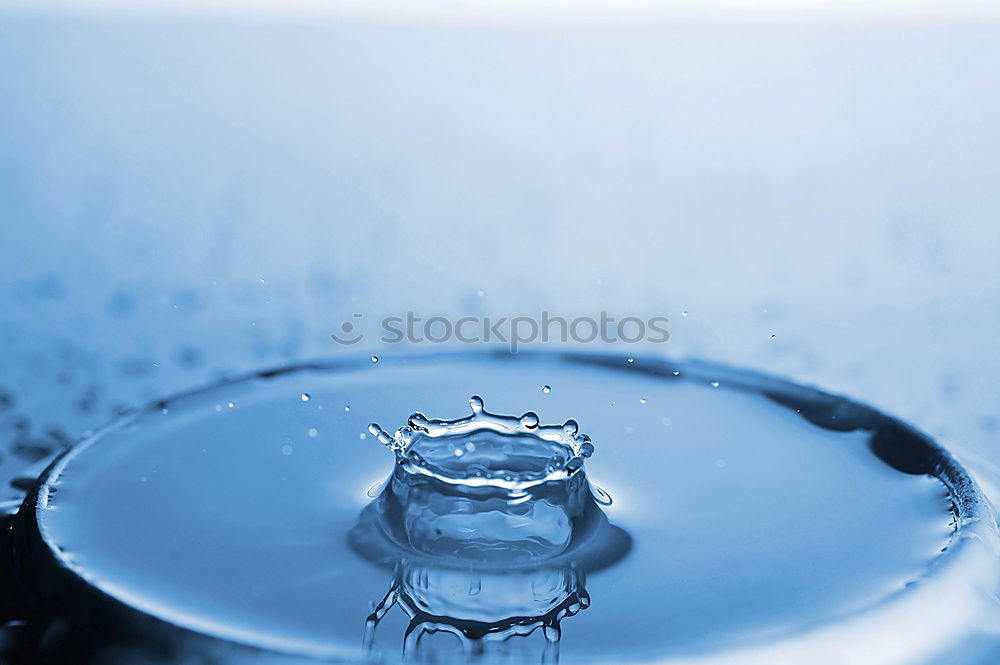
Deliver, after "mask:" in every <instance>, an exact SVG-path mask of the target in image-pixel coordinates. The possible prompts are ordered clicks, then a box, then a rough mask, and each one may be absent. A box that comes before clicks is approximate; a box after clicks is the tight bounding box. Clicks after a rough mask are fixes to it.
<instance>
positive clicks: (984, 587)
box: [13, 348, 1000, 665]
mask: <svg viewBox="0 0 1000 665" xmlns="http://www.w3.org/2000/svg"><path fill="white" fill-rule="evenodd" d="M475 356H482V357H490V358H493V359H505V360H508V361H510V362H515V363H516V362H526V361H530V360H534V359H537V358H549V359H556V360H558V359H561V360H564V361H565V360H569V361H572V362H578V363H583V364H590V365H594V366H600V367H605V368H611V369H616V370H619V371H626V372H639V373H644V374H647V375H651V376H656V377H660V378H663V379H665V380H678V381H684V380H686V381H691V380H697V381H702V382H705V383H711V384H712V385H713V386H716V387H718V385H717V384H722V385H724V387H726V388H736V389H739V390H744V391H752V392H757V393H760V394H761V395H763V396H765V397H768V398H770V399H773V400H774V401H778V402H780V403H784V404H785V405H786V406H788V404H787V401H789V400H791V401H796V402H799V401H801V402H802V403H805V404H810V405H813V406H815V407H817V408H816V410H815V411H813V412H812V413H806V414H802V415H803V417H804V418H806V419H808V420H810V422H813V424H816V425H818V426H820V427H825V426H828V425H830V428H831V429H837V431H850V430H854V429H866V430H873V431H875V428H874V427H873V425H875V424H876V423H881V424H885V425H889V426H891V427H893V428H897V429H898V431H900V432H902V433H904V434H905V435H906V437H909V438H912V440H915V441H917V442H918V445H919V448H920V452H921V455H917V457H918V458H921V459H922V460H923V462H924V464H923V465H922V466H920V467H919V469H918V468H917V467H913V466H909V464H908V462H912V461H913V459H914V458H913V457H912V455H911V456H910V457H905V456H904V457H903V458H902V459H903V461H900V459H899V458H894V457H893V456H892V454H889V453H886V452H885V451H883V452H882V453H880V452H879V450H877V449H875V448H873V452H874V453H875V454H876V455H878V456H879V457H880V458H881V459H882V460H883V461H885V462H886V463H887V464H890V466H893V467H894V468H897V469H898V470H900V471H904V472H907V473H919V474H923V473H927V474H928V475H932V476H934V477H937V478H938V479H939V480H940V481H941V482H942V483H943V484H944V485H945V487H946V488H947V489H948V492H949V495H950V496H951V498H952V510H953V513H954V516H955V528H954V531H953V533H952V536H951V538H950V540H949V544H948V547H947V548H946V550H945V551H943V552H942V553H941V554H939V555H938V556H937V557H936V558H935V559H934V560H933V561H932V562H931V566H930V568H929V570H928V571H927V573H925V575H924V576H923V577H921V578H918V580H916V581H915V582H914V583H911V584H909V585H907V587H905V588H903V589H900V590H899V591H897V592H895V593H893V594H891V595H890V596H888V597H886V598H884V599H882V600H880V601H879V602H878V603H876V604H875V605H872V606H869V607H868V608H864V609H861V610H858V611H857V612H855V613H853V614H852V615H850V616H848V617H844V618H842V619H841V620H839V621H835V623H833V624H832V625H824V626H822V627H817V628H814V629H812V630H806V631H804V632H802V633H801V634H799V635H796V636H794V637H789V638H783V639H781V638H779V639H777V640H775V641H773V642H772V643H769V644H761V645H754V644H752V643H751V644H747V645H740V646H735V647H733V648H732V649H731V650H729V651H726V652H724V653H720V654H718V655H710V656H691V657H683V658H679V659H678V658H668V659H660V658H650V659H649V660H648V661H647V662H649V663H655V664H656V665H681V664H682V663H690V664H691V665H716V664H719V665H722V664H723V663H725V664H726V665H729V664H732V665H765V664H767V665H774V664H775V663H786V662H787V663H801V662H812V663H815V664H817V665H824V664H825V663H829V664H830V665H841V664H842V663H844V662H866V663H872V664H875V663H878V664H879V665H902V664H903V663H912V662H913V657H914V654H916V653H921V654H925V655H926V654H937V653H939V652H941V651H942V650H947V649H949V648H951V647H952V646H953V645H954V644H955V642H956V640H955V639H950V640H949V641H947V642H942V641H941V640H942V639H943V638H944V637H945V635H946V634H947V635H948V636H956V637H957V638H958V639H961V638H963V637H965V636H966V634H967V633H968V627H969V626H970V625H974V623H975V622H973V621H972V619H973V618H974V617H977V616H978V615H979V613H980V612H981V611H982V610H983V609H985V608H990V609H995V605H996V599H995V594H996V592H997V590H998V589H1000V565H998V563H1000V536H998V530H997V522H996V517H995V515H994V512H993V508H992V506H991V504H990V503H989V501H988V500H987V499H986V498H985V497H984V495H983V494H982V492H981V490H980V488H979V486H978V484H977V483H976V481H975V480H974V479H973V478H972V476H971V475H970V474H969V473H968V472H967V471H966V470H965V468H964V467H963V466H961V465H960V464H959V463H958V461H957V460H956V459H955V458H954V457H953V456H952V455H951V453H950V452H948V450H946V449H945V448H944V447H943V446H941V445H940V444H938V443H937V442H936V441H934V440H933V439H932V438H931V437H930V436H928V435H927V434H925V433H923V432H921V431H920V430H918V429H917V428H915V427H913V426H911V425H909V424H908V423H906V422H904V421H902V420H900V419H898V418H896V417H894V416H891V415H888V414H886V413H884V412H882V411H879V410H878V409H875V408H874V407H871V406H868V405H865V404H863V403H861V402H857V401H855V400H853V399H851V398H849V397H846V396H843V395H838V394H836V393H830V392H827V391H824V390H822V389H821V388H817V387H814V386H809V385H803V384H797V383H794V382H792V381H789V380H787V379H782V378H779V377H776V376H772V375H769V374H766V373H763V372H758V371H755V370H744V369H738V368H733V367H730V366H727V365H724V364H717V363H712V362H706V361H699V360H691V359H684V360H674V359H670V358H668V357H665V356H658V355H645V356H631V360H628V361H627V360H626V356H625V355H622V354H619V353H613V352H605V353H583V352H577V351H555V350H553V351H530V350H529V351H523V350H522V351H519V352H518V353H516V354H514V353H510V352H509V351H506V350H504V349H501V348H498V349H489V350H483V351H475V352H468V351H464V352H455V351H436V352H425V353H412V354H405V355H404V354H401V355H399V356H380V359H381V360H382V361H383V362H380V363H379V365H383V366H385V365H387V364H393V363H395V362H403V363H405V362H408V361H409V360H420V361H428V360H433V359H440V360H461V359H466V358H470V357H475ZM334 370H342V371H365V370H367V371H378V365H375V364H373V363H372V362H371V360H370V355H363V356H356V355H353V354H351V355H343V356H337V357H332V358H325V359H317V360H312V361H307V362H303V363H296V364H294V365H282V366H278V367H274V368H270V369H264V370H258V371H253V372H248V373H244V374H241V375H235V376H232V377H225V378H223V379H221V380H218V381H215V382H213V383H211V384H207V385H204V386H201V387H197V388H194V389H192V390H188V391H184V392H180V393H176V394H174V395H172V396H170V397H166V398H161V399H157V400H154V401H152V402H150V403H148V404H147V405H146V406H144V407H138V408H135V409H131V410H129V411H127V412H125V413H123V414H121V415H119V416H117V417H116V418H115V419H113V420H112V421H110V422H109V423H108V424H106V425H104V426H103V427H100V428H98V429H96V430H94V431H93V432H90V433H87V434H85V435H84V437H83V438H82V439H81V440H80V441H78V442H77V443H76V444H74V445H72V446H71V447H69V448H66V449H65V450H63V451H62V452H61V453H60V454H59V455H58V456H57V457H56V458H55V459H54V460H53V461H52V463H51V464H49V466H48V467H47V468H46V469H45V471H44V472H43V473H42V474H41V475H40V476H39V478H38V481H37V482H36V485H35V487H34V488H33V489H32V490H31V491H29V492H28V494H27V496H26V497H25V499H24V501H23V502H22V504H21V507H20V509H19V510H18V513H17V516H16V519H15V524H14V553H13V558H14V567H15V571H16V573H17V579H18V580H19V583H20V584H22V585H23V584H24V583H25V581H28V583H30V584H31V586H32V588H30V589H27V595H28V596H29V597H32V596H37V595H38V592H39V591H40V592H41V593H42V595H43V598H42V599H41V600H42V602H45V601H46V600H51V599H59V598H60V597H62V596H64V595H65V594H66V589H73V590H74V592H75V593H82V594H83V597H85V598H89V599H91V600H96V601H100V603H102V604H103V605H104V606H105V607H107V608H109V611H110V612H111V613H112V614H114V615H116V616H129V617H130V619H129V622H130V623H132V624H134V625H133V627H132V628H131V630H132V632H133V633H135V634H137V635H141V636H143V637H144V638H148V637H149V636H150V633H153V634H157V633H160V634H165V633H166V632H168V631H178V630H179V631H183V632H184V634H185V635H186V636H187V638H188V639H189V640H191V641H193V642H198V643H199V646H200V645H201V643H204V645H205V647H206V649H207V650H214V649H213V647H212V643H213V642H217V641H220V640H221V641H224V642H227V643H229V644H230V645H232V646H237V647H240V648H242V649H245V650H247V657H248V658H249V657H250V655H251V654H253V653H255V652H259V654H260V655H265V654H268V653H270V654H275V653H277V654H283V655H287V656H291V657H294V658H299V659H305V660H313V659H315V660H322V661H324V662H341V663H357V662H359V661H360V660H363V659H362V658H361V657H359V652H358V651H356V650H353V649H352V650H343V649H334V648H331V647H330V646H329V645H328V644H315V643H299V642H289V641H287V640H275V639H266V638H264V637H263V636H261V635H259V634H248V633H246V632H245V631H239V630H234V629H233V628H232V627H231V626H225V625H221V626H214V625H213V626H205V624H203V623H202V624H201V626H199V627H195V626H191V625H184V624H181V623H178V622H177V617H171V618H167V617H166V616H163V615H162V613H160V614H158V613H156V612H155V611H153V610H151V609H149V608H148V606H147V604H145V603H139V604H135V605H132V604H128V603H126V602H124V601H123V600H121V599H119V598H117V597H115V596H114V595H112V590H111V589H108V588H107V587H106V586H105V587H104V588H102V586H101V584H100V583H98V582H96V581H95V580H91V579H88V576H87V573H86V571H84V570H82V569H80V568H79V567H78V566H76V565H75V564H74V563H73V561H72V559H71V558H69V557H67V556H66V555H64V553H63V552H62V550H61V549H60V548H59V546H58V545H57V544H55V543H54V542H52V540H51V538H50V537H49V535H48V533H47V530H46V527H45V514H44V511H45V510H47V509H49V505H48V504H49V498H50V495H51V494H53V493H55V492H56V491H57V490H58V481H59V477H60V474H61V473H62V472H63V471H64V470H65V469H66V467H67V466H68V465H69V464H70V462H72V460H73V459H74V458H75V457H76V455H77V454H79V453H80V452H81V451H83V450H85V449H87V448H88V447H90V446H91V445H93V444H94V443H96V442H97V441H99V440H101V439H102V438H103V437H104V436H106V435H108V434H109V433H111V432H114V431H119V430H121V429H125V428H127V427H129V426H130V425H132V424H134V423H135V422H137V421H138V420H140V419H142V418H144V417H145V416H147V415H150V414H152V413H155V412H160V411H161V410H162V409H164V408H168V406H169V405H171V404H176V403H177V402H179V401H184V400H187V399H193V398H198V397H201V396H203V395H204V394H206V393H208V392H210V391H213V390H216V389H220V388H224V387H226V386H231V385H234V384H242V383H245V382H248V381H253V380H261V379H264V380H266V379H272V378H277V377H282V376H287V375H291V374H298V373H309V372H329V371H334ZM824 407H827V408H828V409H829V411H827V412H824V411H823V408H824ZM845 408H846V409H847V411H844V409H845ZM824 423H826V424H824ZM834 423H836V424H835V425H834ZM845 428H846V429H845ZM910 452H911V453H912V451H910ZM907 460H908V462H907ZM894 461H896V463H900V464H904V468H900V467H899V466H896V463H894ZM908 468H909V469H911V470H907V469H908ZM922 469H927V471H924V470H922ZM967 567H969V568H973V569H977V570H988V574H985V575H983V576H982V578H981V579H980V578H979V577H976V578H975V579H972V580H970V579H969V576H968V575H967V574H963V573H964V569H965V568H967ZM945 598H948V599H950V600H948V601H947V602H942V599H945ZM931 601H933V602H931ZM56 602H58V600H56ZM928 607H933V608H935V612H934V613H933V615H929V614H928V612H927V611H926V609H927V608H928ZM953 608H962V609H963V610H964V611H962V612H954V611H952V609H953ZM887 622H888V623H894V622H903V623H904V624H905V625H914V626H917V625H918V624H919V628H915V629H914V630H912V631H908V632H907V635H908V636H909V637H911V638H912V640H909V641H907V642H906V644H902V643H900V642H899V640H896V641H895V642H892V643H889V642H886V640H885V630H884V626H885V625H886V623H887ZM123 627H124V626H123V625H122V624H118V625H116V628H117V629H121V628H123ZM932 627H933V628H934V629H933V630H932V629H931V628H932ZM963 627H965V628H966V630H965V631H964V632H962V631H961V629H962V628H963ZM205 628H209V631H208V632H207V631H206V630H204V629H205ZM210 631H216V632H210ZM859 634H862V635H868V636H869V637H867V638H863V639H859V638H858V637H857V635H859ZM169 641H171V642H175V641H176V639H175V638H171V639H170V640H169ZM875 643H879V644H882V645H883V652H882V653H880V654H873V653H872V652H871V648H870V645H871V644H875ZM852 644H853V647H852V646H851V645H852ZM824 645H826V646H824ZM817 653H822V654H827V656H825V657H826V658H827V660H823V658H824V656H817ZM834 654H836V656H834ZM845 657H846V658H848V660H847V661H845V660H844V658H845ZM928 657H929V656H928ZM851 658H854V659H855V660H850V659H851ZM247 662H252V660H248V661H247ZM918 662H919V661H918ZM956 662H959V661H956Z"/></svg>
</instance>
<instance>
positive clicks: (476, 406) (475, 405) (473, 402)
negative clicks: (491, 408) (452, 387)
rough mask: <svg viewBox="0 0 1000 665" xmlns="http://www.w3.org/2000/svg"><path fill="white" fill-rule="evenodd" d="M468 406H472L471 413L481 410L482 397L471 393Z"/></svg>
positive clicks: (482, 404)
mask: <svg viewBox="0 0 1000 665" xmlns="http://www.w3.org/2000/svg"><path fill="white" fill-rule="evenodd" d="M469 406H471V407H472V411H473V413H479V412H480V411H482V410H483V406H484V403H483V398H482V397H480V396H479V395H473V396H472V397H470V398H469Z"/></svg>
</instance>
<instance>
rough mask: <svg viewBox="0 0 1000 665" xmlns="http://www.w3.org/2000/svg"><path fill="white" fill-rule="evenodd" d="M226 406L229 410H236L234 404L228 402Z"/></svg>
mask: <svg viewBox="0 0 1000 665" xmlns="http://www.w3.org/2000/svg"><path fill="white" fill-rule="evenodd" d="M226 406H228V407H229V408H230V409H234V408H236V402H229V403H227V404H226Z"/></svg>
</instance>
